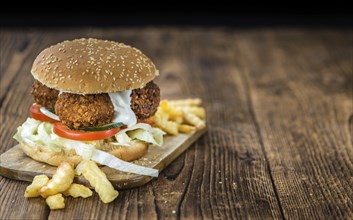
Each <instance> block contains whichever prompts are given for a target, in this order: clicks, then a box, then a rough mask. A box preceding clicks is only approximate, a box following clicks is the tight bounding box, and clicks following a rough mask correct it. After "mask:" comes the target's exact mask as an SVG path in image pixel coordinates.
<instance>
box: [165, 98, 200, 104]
mask: <svg viewBox="0 0 353 220" xmlns="http://www.w3.org/2000/svg"><path fill="white" fill-rule="evenodd" d="M168 102H169V103H170V104H171V105H175V106H199V105H201V103H202V101H201V99H199V98H196V99H180V100H173V101H168Z"/></svg>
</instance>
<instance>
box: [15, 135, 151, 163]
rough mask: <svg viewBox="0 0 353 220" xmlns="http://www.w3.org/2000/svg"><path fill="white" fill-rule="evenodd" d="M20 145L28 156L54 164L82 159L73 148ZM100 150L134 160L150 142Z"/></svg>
mask: <svg viewBox="0 0 353 220" xmlns="http://www.w3.org/2000/svg"><path fill="white" fill-rule="evenodd" d="M20 146H21V149H22V151H23V152H24V153H25V154H26V155H27V156H29V157H31V158H32V159H34V160H36V161H39V162H44V163H47V164H50V165H53V166H59V165H60V163H62V162H64V161H65V162H69V163H71V164H73V165H74V166H75V167H76V166H77V164H79V163H80V162H81V160H82V157H81V156H79V155H77V154H76V152H75V150H73V149H71V150H68V149H65V148H63V149H62V150H61V151H60V152H56V151H53V150H51V149H50V148H48V147H46V146H42V145H35V146H32V145H28V144H25V143H20ZM100 150H103V151H106V152H108V153H110V154H112V155H114V156H116V157H117V158H119V159H121V160H124V161H133V160H137V159H139V158H140V157H142V156H144V155H145V154H146V153H147V151H148V144H147V143H145V142H140V141H138V142H137V141H136V142H133V143H132V145H131V146H129V147H125V146H115V145H108V144H107V145H105V146H103V147H102V149H100Z"/></svg>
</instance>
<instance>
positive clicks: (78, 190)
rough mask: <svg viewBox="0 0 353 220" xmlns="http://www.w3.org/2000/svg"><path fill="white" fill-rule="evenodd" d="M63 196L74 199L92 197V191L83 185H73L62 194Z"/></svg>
mask: <svg viewBox="0 0 353 220" xmlns="http://www.w3.org/2000/svg"><path fill="white" fill-rule="evenodd" d="M63 194H64V195H65V196H72V197H74V198H77V197H82V198H87V197H90V196H92V191H91V190H90V189H89V188H88V187H85V186H84V185H81V184H77V183H73V184H71V186H70V188H68V189H67V190H66V191H64V192H63Z"/></svg>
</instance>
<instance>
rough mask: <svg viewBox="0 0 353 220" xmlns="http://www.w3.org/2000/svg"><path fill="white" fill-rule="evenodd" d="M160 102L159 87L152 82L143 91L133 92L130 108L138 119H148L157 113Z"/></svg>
mask: <svg viewBox="0 0 353 220" xmlns="http://www.w3.org/2000/svg"><path fill="white" fill-rule="evenodd" d="M159 101H160V90H159V87H158V86H157V84H155V83H154V82H153V81H151V82H149V83H147V84H146V85H145V87H143V88H141V89H134V90H132V92H131V105H130V106H131V109H132V111H133V112H134V113H135V115H136V117H137V118H138V119H146V118H149V117H151V116H153V115H154V114H155V113H156V111H157V108H158V105H159Z"/></svg>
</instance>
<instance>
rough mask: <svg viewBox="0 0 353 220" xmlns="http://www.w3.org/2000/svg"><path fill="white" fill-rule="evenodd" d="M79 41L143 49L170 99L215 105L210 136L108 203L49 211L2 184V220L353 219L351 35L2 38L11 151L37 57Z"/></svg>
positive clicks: (4, 122) (282, 32)
mask: <svg viewBox="0 0 353 220" xmlns="http://www.w3.org/2000/svg"><path fill="white" fill-rule="evenodd" d="M79 37H96V38H104V39H109V40H116V41H121V42H125V43H127V44H131V45H133V46H135V47H137V48H140V49H141V50H142V51H143V52H144V53H146V54H147V55H149V56H150V57H151V58H152V59H153V60H154V62H155V64H156V65H157V67H158V68H159V69H160V73H161V75H160V77H159V79H158V80H157V83H158V84H159V86H160V87H161V90H162V96H163V97H164V98H185V97H200V98H202V99H203V100H204V106H205V107H206V109H207V122H208V133H207V134H206V135H204V136H203V137H202V138H200V139H199V140H198V141H197V142H196V143H195V144H194V145H193V146H192V147H191V148H190V149H189V150H187V151H186V152H185V153H184V154H182V156H180V157H179V158H178V159H177V160H175V161H174V162H173V163H172V164H171V165H170V166H169V167H168V168H167V169H165V171H163V172H162V173H161V174H160V176H159V177H158V178H157V179H155V180H153V181H152V182H150V183H148V184H146V185H145V186H143V187H140V188H135V189H132V190H125V191H121V192H120V195H119V197H118V198H117V199H116V200H115V201H114V202H113V203H111V204H109V205H106V204H103V203H102V202H101V201H100V200H99V198H98V197H97V195H96V194H95V195H94V196H93V197H92V198H89V199H72V198H68V199H66V208H65V209H64V210H60V211H50V210H49V209H48V207H47V206H46V205H45V201H44V200H43V199H40V198H38V199H30V200H27V199H25V198H24V197H23V194H24V191H25V188H26V186H27V185H28V183H27V182H21V181H15V180H10V179H7V178H4V177H1V176H0V203H1V205H0V213H1V214H0V218H1V219H29V218H31V219H45V218H50V219H70V218H76V219H88V218H91V219H98V218H114V219H120V218H127V219H136V218H141V219H150V218H161V219H164V218H172V219H173V218H207V219H210V218H215V219H233V218H235V219H238V218H239V219H269V218H275V219H282V218H285V219H315V218H317V219H338V218H340V219H349V218H353V146H352V145H353V143H352V142H353V109H352V108H353V106H352V105H353V104H352V98H353V97H352V84H353V82H352V81H353V76H352V50H353V46H352V30H351V29H334V28H326V29H320V28H291V29H285V28H258V29H256V28H252V29H229V28H187V27H183V28H168V27H159V28H148V27H146V28H104V29H100V28H93V29H89V28H83V29H82V28H71V29H69V30H65V29H52V30H47V31H43V30H38V29H26V30H18V29H2V30H1V32H0V62H1V63H0V64H1V66H0V74H1V75H0V76H1V84H0V85H1V91H0V104H1V112H0V113H1V114H0V117H1V119H0V129H1V132H0V143H1V144H0V153H3V152H5V151H6V150H7V149H9V148H11V147H12V146H14V145H15V144H16V142H15V140H13V139H12V136H13V135H14V133H15V131H16V127H17V126H19V125H20V124H21V123H22V122H23V121H24V120H25V119H26V117H27V116H28V108H29V106H30V105H31V103H32V100H31V95H30V87H31V83H32V80H33V79H32V76H31V74H30V68H31V65H32V62H33V60H34V59H35V57H36V55H37V54H38V53H39V52H40V51H41V50H42V49H44V48H46V47H48V46H49V45H52V44H54V43H57V42H60V41H62V40H66V39H74V38H79Z"/></svg>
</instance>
